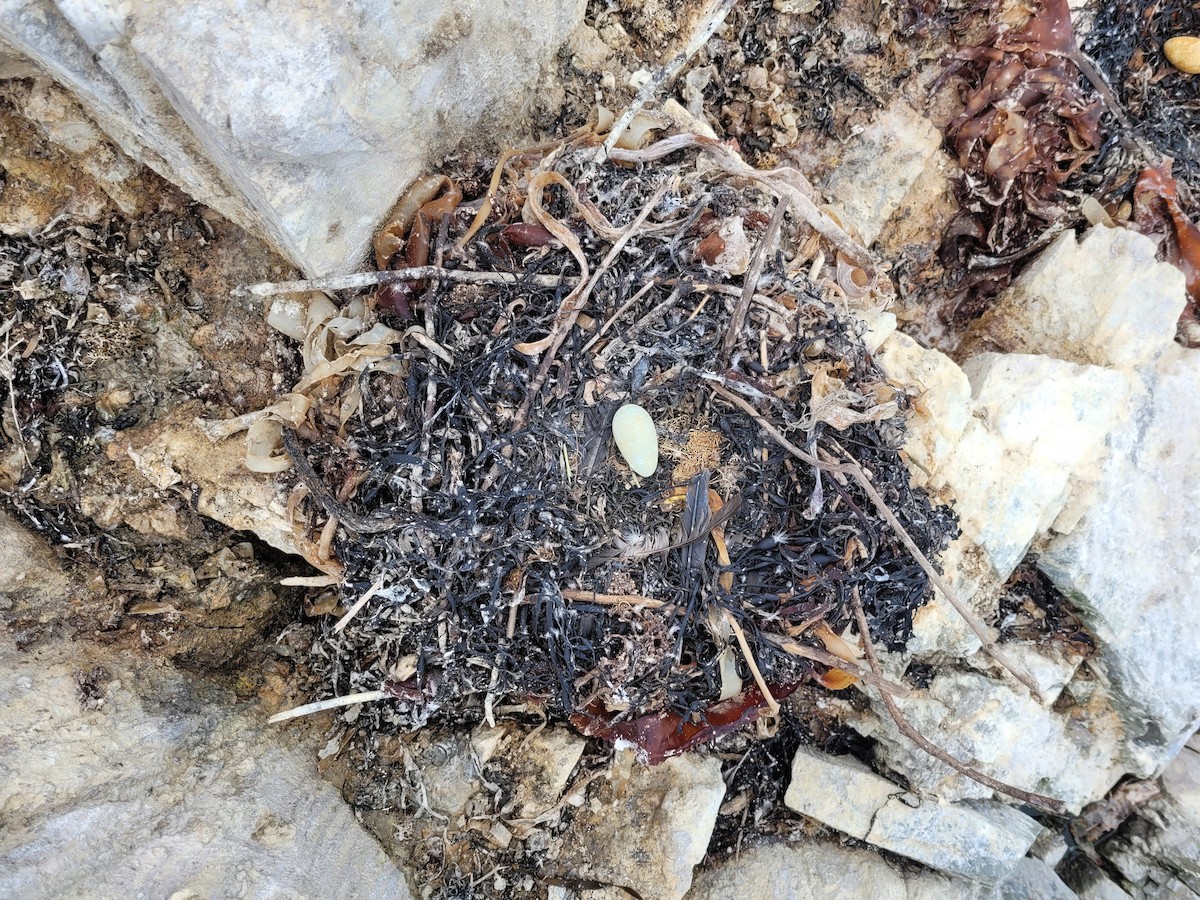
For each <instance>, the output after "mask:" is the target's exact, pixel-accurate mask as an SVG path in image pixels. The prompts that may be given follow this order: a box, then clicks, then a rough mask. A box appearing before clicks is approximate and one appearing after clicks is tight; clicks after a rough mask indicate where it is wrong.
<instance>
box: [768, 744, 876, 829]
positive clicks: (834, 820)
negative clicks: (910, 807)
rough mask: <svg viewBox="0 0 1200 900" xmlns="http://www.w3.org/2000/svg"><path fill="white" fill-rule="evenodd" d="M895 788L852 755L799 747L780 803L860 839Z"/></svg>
mask: <svg viewBox="0 0 1200 900" xmlns="http://www.w3.org/2000/svg"><path fill="white" fill-rule="evenodd" d="M898 790H899V788H898V787H897V786H896V785H895V784H893V783H892V782H890V781H888V780H887V779H886V778H881V777H880V776H879V775H876V774H875V773H874V772H872V771H871V770H870V769H868V768H867V767H866V766H865V765H863V764H862V763H861V762H859V761H858V760H857V759H855V758H854V757H852V756H832V755H830V754H828V753H821V752H820V751H819V750H813V749H812V748H810V747H800V748H799V749H798V750H797V751H796V756H795V757H794V758H793V759H792V780H791V782H790V783H789V785H788V789H787V794H785V795H784V799H783V802H784V803H785V804H787V806H788V807H789V808H790V809H794V810H795V811H796V812H798V813H802V814H804V815H806V816H808V817H809V818H812V819H816V820H817V821H818V822H823V823H824V824H826V825H828V826H830V827H831V828H836V829H837V830H838V831H841V832H844V833H845V834H848V835H850V836H851V837H856V838H858V839H859V840H860V841H861V840H865V839H866V837H867V835H868V834H869V833H870V831H871V823H872V822H873V821H874V820H875V814H876V813H877V812H879V809H880V807H882V806H884V805H885V804H886V803H887V802H888V800H889V799H890V798H891V797H892V796H893V795H894V794H895V793H896V792H897V791H898Z"/></svg>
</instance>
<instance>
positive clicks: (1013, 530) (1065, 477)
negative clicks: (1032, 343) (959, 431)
mask: <svg viewBox="0 0 1200 900" xmlns="http://www.w3.org/2000/svg"><path fill="white" fill-rule="evenodd" d="M964 371H965V372H966V374H967V377H968V378H969V379H970V381H971V392H972V395H973V397H974V400H975V407H974V412H973V418H972V420H971V422H970V423H969V424H968V425H967V427H966V429H965V431H964V433H963V436H962V439H961V440H960V442H959V444H958V446H957V448H956V450H955V452H954V455H953V457H952V458H951V459H949V460H948V461H947V462H946V463H945V464H944V465H942V466H940V467H939V468H938V479H939V480H940V481H942V482H943V483H944V484H945V485H946V486H947V487H948V488H949V489H950V490H951V491H952V492H953V493H954V497H955V509H956V511H957V512H958V514H959V517H960V519H961V523H962V529H963V534H964V535H965V536H966V537H968V538H970V539H972V540H974V541H975V542H976V543H978V544H979V545H980V546H981V547H983V549H984V550H985V551H986V552H987V554H988V557H989V559H990V560H991V563H992V566H993V568H994V569H995V571H996V574H997V575H998V577H999V578H1001V579H1005V578H1007V577H1008V576H1009V575H1010V574H1011V573H1012V570H1013V569H1014V568H1015V567H1016V565H1017V563H1019V562H1020V561H1021V559H1022V558H1023V557H1024V556H1025V553H1026V551H1027V550H1028V549H1029V546H1030V544H1031V543H1032V542H1033V540H1034V538H1035V537H1037V536H1038V535H1039V534H1040V533H1041V532H1043V531H1044V530H1046V529H1048V528H1049V527H1050V525H1051V524H1052V523H1053V522H1054V520H1055V518H1056V517H1057V516H1058V515H1059V513H1060V512H1061V511H1062V510H1063V508H1064V507H1065V506H1066V504H1067V501H1068V499H1070V497H1071V495H1072V493H1073V492H1075V491H1076V490H1079V489H1080V485H1081V483H1082V484H1084V485H1086V484H1087V483H1090V481H1091V480H1093V479H1095V478H1096V477H1098V466H1099V461H1100V459H1101V457H1102V456H1103V455H1104V451H1105V442H1106V439H1107V438H1108V436H1109V434H1110V433H1112V432H1113V431H1114V430H1116V429H1117V428H1118V427H1119V425H1120V423H1121V422H1122V421H1125V420H1126V412H1127V409H1128V405H1129V398H1130V396H1131V394H1132V393H1133V391H1134V384H1135V382H1134V379H1133V377H1132V376H1131V375H1128V374H1125V373H1121V372H1116V371H1113V370H1111V369H1101V368H1098V367H1096V366H1078V365H1075V364H1073V363H1068V362H1063V361H1061V360H1056V359H1051V358H1050V357H1046V356H1029V355H1023V354H1003V355H1001V354H994V353H987V354H982V355H980V356H976V357H974V358H972V359H970V360H968V361H967V363H966V364H965V365H964Z"/></svg>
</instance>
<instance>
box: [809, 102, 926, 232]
mask: <svg viewBox="0 0 1200 900" xmlns="http://www.w3.org/2000/svg"><path fill="white" fill-rule="evenodd" d="M941 144H942V139H941V135H939V134H938V130H937V129H936V128H935V127H934V126H933V123H932V122H930V121H929V120H928V119H926V118H925V117H924V116H922V115H920V114H919V113H917V112H916V111H915V110H914V109H913V108H912V107H911V106H909V105H908V104H907V103H905V102H904V101H903V100H896V101H895V102H893V103H892V104H891V106H889V107H887V108H886V109H885V110H884V111H883V112H882V113H880V114H879V116H878V117H877V118H876V119H875V120H874V121H873V122H871V123H870V124H869V125H867V127H866V128H864V129H863V130H862V131H861V132H860V133H859V134H857V135H856V136H855V137H854V138H853V139H852V140H851V141H850V143H849V144H848V145H847V146H846V147H844V148H843V150H842V153H841V155H840V156H839V157H838V159H837V160H836V162H835V164H834V165H833V166H832V167H831V171H830V174H829V176H828V177H827V178H825V179H823V181H822V182H821V184H820V187H821V188H822V190H823V192H824V194H825V196H826V197H828V198H829V199H830V201H831V202H832V203H834V204H836V206H837V208H838V210H839V212H840V214H841V215H842V216H843V217H844V219H845V221H846V222H847V223H848V224H850V225H853V226H854V227H855V228H856V229H857V230H858V233H859V236H860V237H861V238H862V240H863V243H864V244H866V245H867V246H868V247H869V246H870V245H871V244H873V243H875V239H876V238H877V237H878V236H879V233H880V231H882V230H883V226H884V225H885V224H887V221H888V219H889V218H891V215H892V213H894V212H895V211H896V210H897V209H898V208H899V207H900V204H901V203H902V202H903V201H904V198H905V195H907V194H908V192H909V190H910V189H911V188H912V186H913V185H914V184H915V183H916V181H917V179H918V178H919V177H920V176H921V174H922V172H924V171H925V168H926V166H927V165H928V164H929V161H930V160H931V159H932V158H933V157H934V155H935V154H936V153H937V152H938V150H939V149H940V148H941Z"/></svg>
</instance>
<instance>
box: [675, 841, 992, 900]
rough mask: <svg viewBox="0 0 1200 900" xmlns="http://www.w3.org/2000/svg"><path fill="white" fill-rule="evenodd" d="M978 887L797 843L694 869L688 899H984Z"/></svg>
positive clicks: (862, 853) (831, 847)
mask: <svg viewBox="0 0 1200 900" xmlns="http://www.w3.org/2000/svg"><path fill="white" fill-rule="evenodd" d="M993 896H995V894H994V892H993V891H992V890H990V889H989V888H986V887H984V886H983V885H979V884H975V883H972V882H967V881H962V880H960V879H951V878H947V877H946V876H944V875H939V874H937V873H935V872H911V871H908V872H901V871H898V870H897V869H894V868H892V867H891V866H890V865H888V864H887V863H886V862H885V861H884V860H883V858H882V857H881V856H879V855H878V854H876V853H872V852H871V851H869V850H853V849H851V848H849V847H842V846H839V845H838V844H834V843H829V842H822V843H817V842H815V841H797V842H791V843H787V844H770V845H768V846H765V847H756V848H754V849H753V850H743V851H742V852H741V854H739V855H738V856H737V857H736V858H734V859H730V860H728V861H726V862H724V863H722V864H720V865H718V866H717V867H715V868H713V869H710V870H708V871H704V872H699V873H697V875H696V882H695V884H694V885H693V886H692V889H691V891H689V892H688V895H687V898H688V900H729V898H734V897H739V898H740V897H772V898H775V900H985V898H991V897H993Z"/></svg>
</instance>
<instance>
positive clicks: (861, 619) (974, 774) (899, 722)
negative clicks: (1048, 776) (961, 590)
mask: <svg viewBox="0 0 1200 900" xmlns="http://www.w3.org/2000/svg"><path fill="white" fill-rule="evenodd" d="M850 601H851V605H852V606H853V610H854V618H855V621H856V622H857V623H858V632H859V636H860V637H861V638H862V642H863V652H864V653H866V655H867V661H868V662H869V663H870V665H871V671H873V672H874V673H875V674H876V675H879V674H880V668H879V659H878V658H877V657H876V655H875V646H874V644H872V643H871V632H870V629H869V628H868V626H867V616H866V613H864V612H863V608H862V602H861V601H860V600H859V598H858V589H857V588H855V589H854V590H853V591H851V593H850ZM879 696H880V699H882V700H883V705H884V706H885V707H887V711H888V715H889V716H891V717H892V721H893V722H895V723H896V727H897V728H898V729H899V730H900V733H901V734H903V735H904V736H905V737H907V738H908V739H909V740H910V741H912V742H913V743H914V744H916V745H917V746H918V747H920V748H921V749H922V750H924V751H925V752H926V753H928V754H929V755H930V756H932V757H933V758H934V759H937V760H939V761H941V762H944V763H945V764H946V765H948V766H949V767H950V768H952V769H954V770H955V771H956V772H961V773H962V774H963V775H966V776H967V777H968V778H970V779H971V780H972V781H977V782H979V783H980V784H982V785H984V786H986V787H989V788H991V789H992V790H994V791H999V792H1000V793H1002V794H1008V795H1009V796H1010V797H1015V798H1017V799H1018V800H1020V801H1022V802H1024V803H1028V804H1029V805H1030V806H1034V807H1036V808H1037V809H1040V810H1042V811H1043V812H1048V813H1052V814H1054V815H1056V816H1061V815H1065V814H1066V812H1067V809H1066V807H1065V806H1064V805H1063V804H1062V802H1061V801H1059V800H1055V799H1054V798H1053V797H1046V796H1044V795H1042V794H1035V793H1033V792H1032V791H1026V790H1022V789H1021V788H1019V787H1013V786H1012V785H1011V784H1005V783H1004V782H1003V781H997V780H996V779H995V778H991V777H989V776H987V775H984V774H983V773H982V772H979V771H977V770H975V769H973V768H971V767H970V766H968V765H967V764H966V763H964V762H962V761H961V760H958V759H955V758H954V757H953V756H951V755H950V754H949V753H947V752H946V751H945V750H943V749H942V748H941V747H938V746H937V745H936V744H934V743H932V742H931V741H929V740H928V739H927V738H926V737H925V736H924V735H922V734H921V733H920V732H919V731H917V729H915V728H914V727H913V726H912V723H911V722H909V721H908V719H906V718H905V717H904V714H903V713H901V712H900V708H899V707H898V706H896V701H895V700H893V699H892V698H891V697H889V696H888V695H887V694H884V693H881V694H880V695H879Z"/></svg>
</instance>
